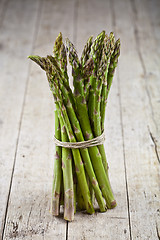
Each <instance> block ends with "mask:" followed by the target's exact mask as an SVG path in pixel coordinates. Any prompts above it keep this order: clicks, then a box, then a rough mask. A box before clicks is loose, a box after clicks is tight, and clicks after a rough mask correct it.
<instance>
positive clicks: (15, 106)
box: [0, 0, 39, 232]
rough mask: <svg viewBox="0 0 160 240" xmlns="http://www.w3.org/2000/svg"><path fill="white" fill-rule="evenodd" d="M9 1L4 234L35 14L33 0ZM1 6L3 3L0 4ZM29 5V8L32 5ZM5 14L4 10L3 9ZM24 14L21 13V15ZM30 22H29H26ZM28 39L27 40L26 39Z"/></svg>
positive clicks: (2, 117) (0, 147)
mask: <svg viewBox="0 0 160 240" xmlns="http://www.w3.org/2000/svg"><path fill="white" fill-rule="evenodd" d="M31 2H32V1H28V2H26V1H24V2H23V1H16V2H15V1H10V2H9V3H8V4H7V9H6V12H5V15H4V19H3V23H2V26H1V34H0V53H1V57H0V73H1V80H0V230H1V232H2V231H3V225H4V221H5V214H6V208H7V204H8V197H9V193H10V184H11V181H12V173H13V170H14V164H15V156H16V150H17V145H18V139H19V132H20V125H21V114H22V109H23V103H24V95H25V89H26V84H27V79H28V71H29V62H28V61H27V58H26V56H27V55H28V54H29V53H30V52H31V51H32V45H33V37H34V32H35V24H36V19H37V13H38V4H39V2H38V1H37V0H36V1H34V3H33V4H31ZM3 3H4V1H3ZM31 5H32V6H31ZM4 11H5V10H4ZM22 12H23V14H22ZM28 19H29V20H28ZM29 35H30V37H29V38H28V36H29Z"/></svg>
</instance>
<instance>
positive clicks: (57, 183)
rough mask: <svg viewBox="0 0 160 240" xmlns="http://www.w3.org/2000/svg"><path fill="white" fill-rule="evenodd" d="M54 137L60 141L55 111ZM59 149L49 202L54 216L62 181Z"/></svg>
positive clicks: (56, 214)
mask: <svg viewBox="0 0 160 240" xmlns="http://www.w3.org/2000/svg"><path fill="white" fill-rule="evenodd" d="M55 137H56V138H57V139H58V140H61V129H60V122H59V119H58V114H57V111H55ZM61 155H62V150H61V147H59V146H56V154H55V160H54V177H53V187H52V201H51V212H52V214H53V215H54V216H58V215H59V199H60V188H61V179H62V169H61V163H62V160H61Z"/></svg>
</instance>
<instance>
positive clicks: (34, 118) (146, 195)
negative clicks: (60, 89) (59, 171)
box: [0, 0, 160, 240]
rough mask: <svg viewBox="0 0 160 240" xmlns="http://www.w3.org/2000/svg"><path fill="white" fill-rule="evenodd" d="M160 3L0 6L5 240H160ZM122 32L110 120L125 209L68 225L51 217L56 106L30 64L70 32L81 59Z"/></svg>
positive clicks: (113, 0)
mask: <svg viewBox="0 0 160 240" xmlns="http://www.w3.org/2000/svg"><path fill="white" fill-rule="evenodd" d="M159 10H160V1H159V0H152V1H149V0H141V1H138V0H130V1H129V0H110V1H107V0H81V1H80V0H79V1H78V0H68V1H65V0H59V1H58V0H54V1H53V0H46V1H44V0H34V1H33V0H27V1H22V0H1V1H0V230H1V237H2V238H1V239H3V240H9V239H19V240H20V239H25V240H31V239H33V240H37V239H38V240H41V239H45V240H51V239H52V240H53V239H56V240H58V239H61V240H65V239H68V240H74V239H75V240H93V239H96V240H97V239H105V240H108V239H113V240H116V239H117V240H121V239H130V240H135V239H140V240H158V239H160V217H159V216H160V188H159V187H160V171H159V170H160V47H159V45H160V14H159V12H160V11H159ZM103 29H104V30H106V31H107V33H109V32H110V31H114V33H115V35H116V37H117V38H118V37H120V38H121V43H122V47H121V57H120V60H119V66H118V69H117V71H116V76H115V78H114V83H113V86H112V89H111V94H110V97H109V102H108V106H107V114H106V138H107V140H106V142H105V147H106V153H107V156H108V161H109V166H110V179H111V183H112V187H113V190H114V194H115V197H116V199H117V202H118V206H117V207H116V208H115V209H113V210H109V211H107V212H106V213H103V214H102V213H96V214H94V215H92V216H90V215H86V214H84V213H76V215H75V220H74V222H72V223H67V222H65V221H64V220H63V215H61V216H60V217H52V216H51V215H50V213H49V205H50V196H51V186H52V174H53V156H54V144H53V141H52V140H53V133H54V114H53V112H54V111H53V110H54V104H53V99H52V96H51V93H50V91H49V87H48V83H47V80H46V77H45V74H44V73H43V72H42V71H41V70H40V68H38V67H37V66H36V65H35V64H33V63H32V62H31V61H29V60H28V59H27V56H28V55H30V54H31V53H34V54H39V55H44V56H45V55H47V54H48V53H52V47H53V43H54V40H55V38H56V37H57V35H58V33H59V32H60V31H61V32H62V33H63V36H64V37H69V38H70V39H71V41H73V42H74V43H75V45H76V46H77V49H78V52H79V53H80V52H81V50H82V47H83V45H84V43H85V42H86V40H87V38H88V37H89V36H90V35H94V36H96V35H97V34H98V33H100V32H101V30H103Z"/></svg>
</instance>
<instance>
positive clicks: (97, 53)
mask: <svg viewBox="0 0 160 240" xmlns="http://www.w3.org/2000/svg"><path fill="white" fill-rule="evenodd" d="M104 38H105V32H104V31H102V32H101V33H100V34H99V35H98V36H97V37H96V39H95V40H94V42H93V44H92V46H91V52H90V54H91V56H92V58H93V61H94V69H93V74H92V76H91V78H90V81H91V88H90V93H89V99H88V113H89V118H90V121H91V126H93V124H94V110H95V91H96V82H97V81H96V80H97V71H98V66H99V62H100V59H101V54H102V49H103V41H104Z"/></svg>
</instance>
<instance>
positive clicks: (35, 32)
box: [2, 0, 43, 240]
mask: <svg viewBox="0 0 160 240" xmlns="http://www.w3.org/2000/svg"><path fill="white" fill-rule="evenodd" d="M7 3H8V1H7ZM7 3H6V5H7ZM42 4H43V0H40V1H39V7H38V11H37V19H36V23H35V31H34V35H33V42H32V49H31V52H33V49H34V42H35V40H36V37H37V33H38V29H39V23H40V21H39V20H40V16H41V12H42ZM5 10H6V9H5ZM3 17H4V16H3ZM30 69H31V62H30V63H29V68H28V74H27V81H26V86H25V92H24V98H23V104H22V110H21V114H20V122H19V128H18V135H17V141H16V148H15V155H14V161H13V168H12V173H11V179H10V186H9V192H8V197H7V204H6V210H5V216H4V225H3V227H2V240H3V239H4V231H5V227H6V218H7V213H8V205H9V199H10V194H11V188H12V182H13V175H14V170H15V164H16V157H17V150H18V144H19V136H20V131H21V125H22V118H23V112H24V106H25V101H26V95H27V88H28V82H29V75H30Z"/></svg>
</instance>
